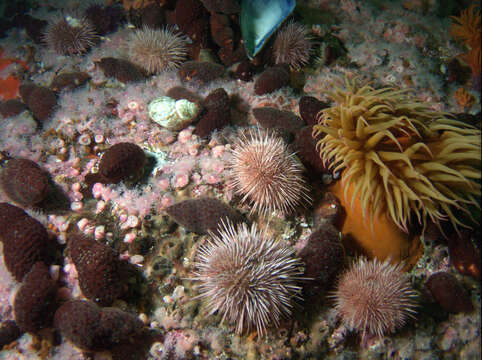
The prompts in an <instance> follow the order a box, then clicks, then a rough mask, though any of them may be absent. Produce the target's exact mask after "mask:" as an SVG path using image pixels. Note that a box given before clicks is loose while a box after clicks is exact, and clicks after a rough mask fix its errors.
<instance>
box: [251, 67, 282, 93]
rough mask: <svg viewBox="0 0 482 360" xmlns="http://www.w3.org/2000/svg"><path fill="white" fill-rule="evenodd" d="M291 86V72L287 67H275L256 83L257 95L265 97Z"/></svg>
mask: <svg viewBox="0 0 482 360" xmlns="http://www.w3.org/2000/svg"><path fill="white" fill-rule="evenodd" d="M289 84H290V72H289V70H288V69H287V67H286V66H283V65H280V66H273V67H269V68H267V69H266V70H264V71H263V72H262V73H261V74H260V75H259V77H258V78H257V79H256V81H255V82H254V92H255V94H256V95H264V94H268V93H271V92H273V91H275V90H278V89H281V88H282V87H285V86H288V85H289Z"/></svg>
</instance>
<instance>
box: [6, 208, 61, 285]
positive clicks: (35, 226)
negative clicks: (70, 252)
mask: <svg viewBox="0 0 482 360" xmlns="http://www.w3.org/2000/svg"><path fill="white" fill-rule="evenodd" d="M22 212H23V214H22ZM0 226H1V230H3V231H2V232H1V233H0V239H1V240H2V241H3V259H4V261H5V266H6V268H7V270H8V271H9V272H10V273H11V274H12V275H13V277H14V278H15V280H17V281H19V282H20V281H22V279H23V277H24V276H25V274H27V273H28V272H29V271H30V269H31V268H32V266H33V265H34V264H35V263H36V262H38V261H43V262H45V263H46V264H50V262H51V253H52V251H53V248H54V245H55V244H54V243H52V240H51V239H50V238H49V236H48V234H47V230H46V229H45V227H44V226H43V225H42V224H41V223H40V222H38V221H37V220H35V219H34V218H32V217H30V216H29V215H28V214H27V213H25V212H24V211H23V210H22V209H20V208H17V207H16V206H13V205H10V204H7V203H0Z"/></svg>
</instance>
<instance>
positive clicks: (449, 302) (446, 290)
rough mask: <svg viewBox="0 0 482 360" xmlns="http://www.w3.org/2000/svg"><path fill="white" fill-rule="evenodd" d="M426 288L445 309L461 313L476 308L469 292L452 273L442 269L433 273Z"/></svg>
mask: <svg viewBox="0 0 482 360" xmlns="http://www.w3.org/2000/svg"><path fill="white" fill-rule="evenodd" d="M425 288H426V290H428V292H429V293H430V295H431V296H432V297H433V299H434V300H435V301H436V302H437V303H438V304H439V305H440V306H441V307H442V308H443V309H444V310H445V311H448V312H451V313H459V312H471V311H472V310H473V309H474V306H473V305H472V302H471V301H470V297H469V296H468V295H467V292H466V291H465V289H464V288H463V287H462V285H461V284H460V283H459V281H458V280H457V278H456V277H455V276H454V275H452V274H450V273H447V272H443V271H442V272H438V273H435V274H432V275H431V276H430V277H429V278H428V280H427V282H426V283H425Z"/></svg>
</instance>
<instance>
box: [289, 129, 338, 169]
mask: <svg viewBox="0 0 482 360" xmlns="http://www.w3.org/2000/svg"><path fill="white" fill-rule="evenodd" d="M312 133H313V125H308V126H304V127H302V128H301V129H300V130H299V131H298V132H297V133H296V136H295V141H294V148H295V150H296V154H297V155H298V157H299V158H300V159H301V161H302V163H303V165H305V167H306V169H307V170H308V174H309V175H314V176H316V177H317V178H319V177H318V175H320V174H328V173H330V171H329V170H328V168H327V166H325V164H323V160H321V158H320V153H319V152H318V151H317V150H316V143H317V141H318V139H319V137H317V138H316V139H314V138H313V136H312ZM320 136H324V135H320Z"/></svg>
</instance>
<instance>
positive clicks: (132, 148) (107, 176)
mask: <svg viewBox="0 0 482 360" xmlns="http://www.w3.org/2000/svg"><path fill="white" fill-rule="evenodd" d="M145 163H146V154H145V153H144V150H142V149H141V148H140V147H139V146H137V145H136V144H133V143H128V142H122V143H118V144H115V145H112V146H111V147H110V148H108V149H107V150H106V151H105V153H104V155H102V158H101V159H100V162H99V172H98V174H99V175H100V176H101V177H102V182H103V183H104V184H117V183H119V182H121V181H123V180H127V179H129V178H130V179H133V180H134V179H138V178H139V176H140V175H141V174H142V171H143V168H144V165H145Z"/></svg>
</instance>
